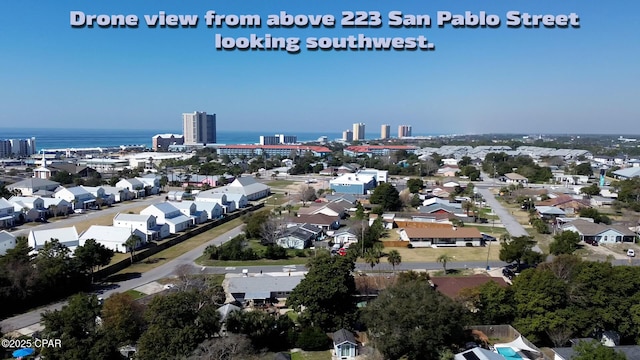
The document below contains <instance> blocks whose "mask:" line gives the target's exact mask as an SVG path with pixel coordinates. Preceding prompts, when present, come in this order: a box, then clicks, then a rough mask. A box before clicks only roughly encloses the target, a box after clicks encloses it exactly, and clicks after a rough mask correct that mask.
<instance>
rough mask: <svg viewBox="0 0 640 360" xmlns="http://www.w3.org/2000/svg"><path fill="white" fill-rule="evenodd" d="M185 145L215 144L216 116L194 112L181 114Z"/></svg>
mask: <svg viewBox="0 0 640 360" xmlns="http://www.w3.org/2000/svg"><path fill="white" fill-rule="evenodd" d="M182 127H183V135H184V144H185V145H196V144H204V145H206V144H214V143H215V142H216V114H213V115H207V113H206V112H204V111H203V112H200V111H194V112H193V113H184V114H182Z"/></svg>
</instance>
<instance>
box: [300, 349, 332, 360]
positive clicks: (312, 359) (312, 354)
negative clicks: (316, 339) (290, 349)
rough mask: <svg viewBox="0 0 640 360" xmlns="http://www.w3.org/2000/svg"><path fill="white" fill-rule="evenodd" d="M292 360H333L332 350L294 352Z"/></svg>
mask: <svg viewBox="0 0 640 360" xmlns="http://www.w3.org/2000/svg"><path fill="white" fill-rule="evenodd" d="M291 360H331V350H326V351H299V352H294V353H292V354H291Z"/></svg>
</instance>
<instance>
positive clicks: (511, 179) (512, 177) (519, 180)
mask: <svg viewBox="0 0 640 360" xmlns="http://www.w3.org/2000/svg"><path fill="white" fill-rule="evenodd" d="M500 181H504V182H506V183H507V184H526V183H528V182H529V179H527V178H526V177H524V176H522V175H520V174H516V173H506V174H504V176H502V177H500Z"/></svg>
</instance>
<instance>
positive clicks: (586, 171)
mask: <svg viewBox="0 0 640 360" xmlns="http://www.w3.org/2000/svg"><path fill="white" fill-rule="evenodd" d="M573 174H575V175H584V176H593V168H592V167H591V164H590V163H588V162H585V163H582V164H579V165H576V166H575V167H574V168H573Z"/></svg>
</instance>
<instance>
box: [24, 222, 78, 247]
mask: <svg viewBox="0 0 640 360" xmlns="http://www.w3.org/2000/svg"><path fill="white" fill-rule="evenodd" d="M52 239H57V240H58V241H59V242H60V244H62V245H64V246H66V247H68V248H69V250H71V251H72V252H73V251H74V250H75V249H76V248H77V247H78V245H79V244H80V237H79V236H78V231H77V230H76V227H75V226H71V227H65V228H57V229H46V230H31V231H30V232H29V237H28V242H29V246H30V247H32V248H33V250H34V251H38V250H40V249H41V248H42V247H43V246H44V244H45V243H47V242H49V241H51V240H52Z"/></svg>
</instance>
